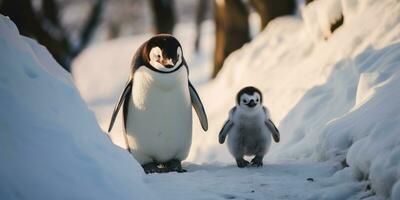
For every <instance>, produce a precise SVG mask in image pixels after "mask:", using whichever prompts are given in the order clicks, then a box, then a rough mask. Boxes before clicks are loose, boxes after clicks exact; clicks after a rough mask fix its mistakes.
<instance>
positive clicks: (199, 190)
mask: <svg viewBox="0 0 400 200" xmlns="http://www.w3.org/2000/svg"><path fill="white" fill-rule="evenodd" d="M185 167H186V169H187V170H188V172H187V173H180V174H178V173H167V174H150V175H148V176H146V177H145V179H144V180H145V182H146V183H147V184H148V185H149V186H150V187H151V188H152V189H154V191H155V193H156V194H157V195H158V196H159V197H162V199H182V200H184V199H185V200H186V199H246V200H250V199H251V200H258V199H259V200H262V199H320V198H322V197H324V196H321V195H320V192H321V189H323V188H324V187H326V186H327V185H329V184H330V185H335V186H336V187H335V189H332V193H331V194H328V197H329V195H331V196H330V198H332V199H342V198H343V199H344V198H350V199H359V198H360V197H361V196H368V195H370V194H371V193H370V192H364V193H358V192H359V191H361V190H365V188H366V183H361V182H354V183H353V184H352V185H349V184H348V183H347V184H343V183H340V182H339V181H335V180H333V179H331V178H330V177H331V176H332V175H333V174H334V173H335V172H336V171H338V169H340V168H341V167H340V166H337V165H334V164H332V163H318V164H315V163H311V164H298V163H297V164H296V163H293V164H283V163H282V164H268V163H265V164H264V166H263V167H259V168H254V167H249V168H238V167H236V165H223V164H205V165H196V164H188V163H186V166H185ZM328 180H329V181H328ZM338 187H341V189H340V190H338V189H337V188H338ZM325 199H326V197H325Z"/></svg>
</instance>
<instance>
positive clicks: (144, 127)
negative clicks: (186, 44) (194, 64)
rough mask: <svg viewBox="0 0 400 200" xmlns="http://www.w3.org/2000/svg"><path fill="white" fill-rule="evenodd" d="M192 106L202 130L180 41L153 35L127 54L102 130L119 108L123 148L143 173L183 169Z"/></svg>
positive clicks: (204, 119)
mask: <svg viewBox="0 0 400 200" xmlns="http://www.w3.org/2000/svg"><path fill="white" fill-rule="evenodd" d="M192 105H193V107H194V109H195V111H196V113H197V116H198V118H199V120H200V123H201V126H202V128H203V130H204V131H207V129H208V122H207V115H206V113H205V111H204V107H203V105H202V103H201V100H200V97H199V95H198V94H197V92H196V90H195V88H194V87H193V85H192V84H191V82H190V80H189V69H188V66H187V64H186V61H185V58H184V57H183V51H182V46H181V44H180V43H179V41H178V40H177V39H176V38H175V37H173V36H172V35H168V34H160V35H156V36H154V37H152V38H150V39H149V40H148V41H146V42H145V43H144V44H142V46H141V47H140V48H139V49H138V50H137V52H136V54H135V56H134V58H133V61H132V70H131V74H130V77H129V80H128V82H127V83H126V86H125V88H124V90H123V92H122V94H121V96H120V98H119V100H118V102H117V104H116V105H115V108H114V111H113V114H112V117H111V122H110V126H109V129H108V132H110V131H111V129H112V127H113V124H114V121H115V118H116V116H117V114H118V111H119V109H120V107H121V106H122V107H123V122H124V128H125V140H126V143H127V147H128V151H129V152H130V153H131V154H132V155H133V156H134V158H135V159H136V160H137V161H138V162H139V163H140V164H141V165H142V167H143V169H144V171H145V172H146V173H160V172H169V171H176V172H185V171H186V170H185V169H183V168H182V165H181V161H182V160H184V159H186V157H187V156H188V154H189V150H190V146H191V143H192V108H191V107H192Z"/></svg>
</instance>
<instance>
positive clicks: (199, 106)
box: [189, 81, 208, 131]
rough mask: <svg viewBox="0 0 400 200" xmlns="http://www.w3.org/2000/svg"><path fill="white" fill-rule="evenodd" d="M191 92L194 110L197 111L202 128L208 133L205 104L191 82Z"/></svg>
mask: <svg viewBox="0 0 400 200" xmlns="http://www.w3.org/2000/svg"><path fill="white" fill-rule="evenodd" d="M189 92H190V100H191V101H192V105H193V108H194V110H195V111H196V113H197V116H198V117H199V120H200V124H201V127H202V128H203V130H204V131H207V130H208V121H207V115H206V111H205V110H204V107H203V104H202V103H201V100H200V97H199V95H198V94H197V92H196V89H194V87H193V85H192V83H190V81H189Z"/></svg>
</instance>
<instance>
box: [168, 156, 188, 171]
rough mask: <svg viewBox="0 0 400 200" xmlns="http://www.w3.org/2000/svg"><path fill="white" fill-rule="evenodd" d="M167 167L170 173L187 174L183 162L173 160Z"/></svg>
mask: <svg viewBox="0 0 400 200" xmlns="http://www.w3.org/2000/svg"><path fill="white" fill-rule="evenodd" d="M165 166H166V168H167V169H168V170H169V171H170V172H178V173H183V172H187V170H186V169H183V168H182V164H181V161H180V160H177V159H173V160H171V161H169V162H167V163H166V164H165Z"/></svg>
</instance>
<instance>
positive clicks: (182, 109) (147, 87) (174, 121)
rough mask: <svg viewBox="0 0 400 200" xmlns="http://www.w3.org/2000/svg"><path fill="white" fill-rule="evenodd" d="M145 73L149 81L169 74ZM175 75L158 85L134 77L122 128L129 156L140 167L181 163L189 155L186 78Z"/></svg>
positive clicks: (188, 97) (190, 136)
mask: <svg viewBox="0 0 400 200" xmlns="http://www.w3.org/2000/svg"><path fill="white" fill-rule="evenodd" d="M182 68H184V67H182ZM147 70H148V69H147ZM147 70H146V71H145V72H144V73H147V75H150V78H153V79H157V78H160V77H157V76H167V77H162V78H168V76H169V75H171V74H152V72H149V71H147ZM153 73H154V72H153ZM175 73H178V74H177V75H178V80H174V79H172V78H174V77H171V79H172V81H170V80H168V79H165V80H163V79H162V80H161V83H155V82H154V81H158V80H153V79H150V81H148V80H147V81H146V78H149V77H146V76H144V77H143V76H139V77H135V79H136V78H137V79H139V80H137V81H136V80H135V81H134V85H133V90H132V93H133V96H132V97H133V98H132V99H131V100H130V105H129V111H128V116H127V117H128V118H127V127H126V128H127V133H128V141H129V146H130V147H131V149H132V154H133V156H134V157H135V158H136V160H137V161H138V162H139V163H140V164H146V163H148V162H153V161H157V162H166V161H169V160H171V159H178V160H184V159H185V158H186V157H187V155H188V153H189V150H190V146H191V140H192V108H191V101H190V95H189V88H188V83H187V75H186V74H185V78H186V79H184V78H183V77H182V78H180V76H183V75H179V73H182V72H179V71H178V72H175ZM171 76H172V75H171ZM141 78H144V79H145V80H140V79H141ZM175 78H176V77H175ZM163 81H166V82H163ZM174 81H176V82H174ZM160 84H161V85H160ZM164 86H165V87H164ZM135 93H136V94H135Z"/></svg>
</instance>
